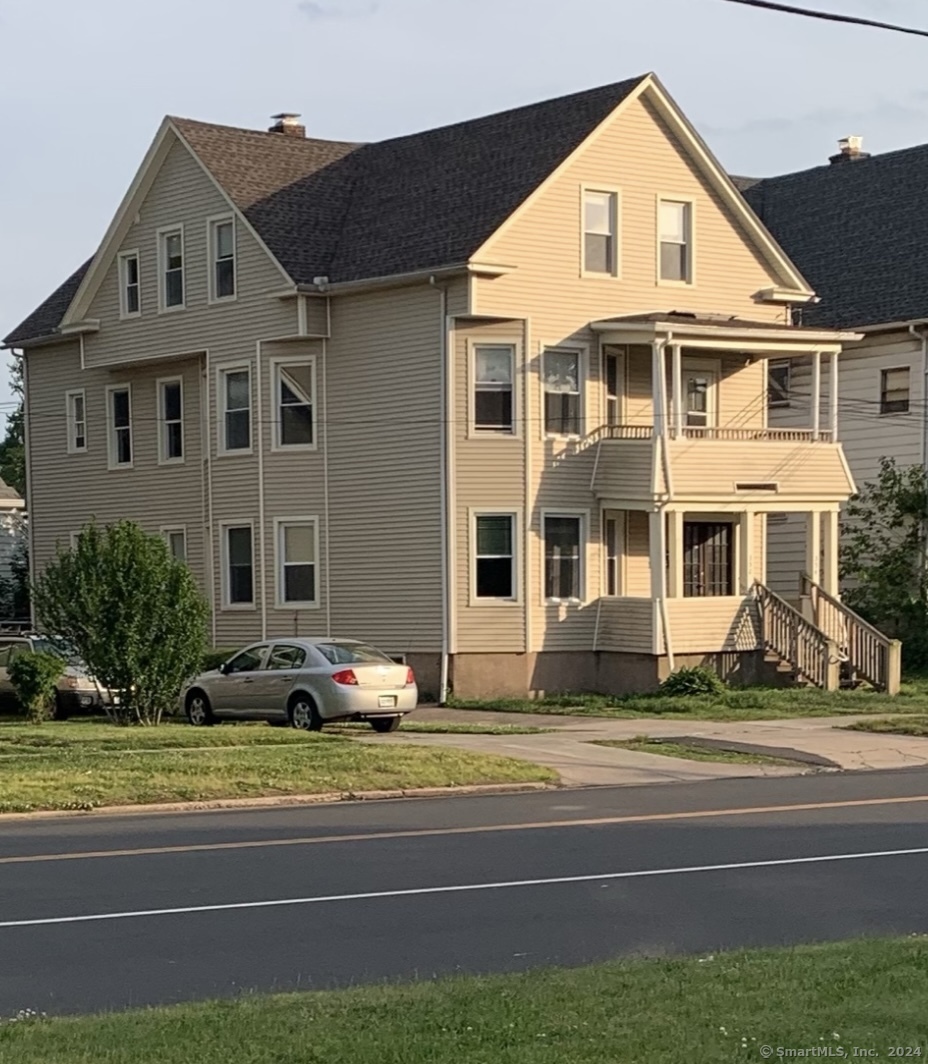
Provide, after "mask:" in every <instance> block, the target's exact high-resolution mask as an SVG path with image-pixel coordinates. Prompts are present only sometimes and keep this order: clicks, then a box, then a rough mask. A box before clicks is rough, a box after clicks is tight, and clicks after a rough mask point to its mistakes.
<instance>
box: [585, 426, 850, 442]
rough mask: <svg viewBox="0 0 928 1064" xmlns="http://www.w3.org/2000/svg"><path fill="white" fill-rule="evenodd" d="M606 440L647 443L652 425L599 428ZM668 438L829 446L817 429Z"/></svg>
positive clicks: (709, 431) (710, 430)
mask: <svg viewBox="0 0 928 1064" xmlns="http://www.w3.org/2000/svg"><path fill="white" fill-rule="evenodd" d="M600 431H601V433H602V436H603V437H604V438H605V439H608V440H650V439H651V438H652V436H653V435H654V426H653V425H603V427H602V429H601V430H600ZM670 435H671V436H674V435H679V437H680V438H682V439H687V440H733V441H735V442H744V441H748V440H763V441H766V442H770V443H831V442H832V436H831V432H830V431H829V430H826V429H820V430H819V431H818V432H817V433H816V432H815V430H814V429H792V428H791V429H771V428H764V429H761V428H757V429H748V428H715V427H707V426H699V427H697V426H693V425H687V426H685V427H684V428H683V429H682V430H681V431H680V433H679V434H677V433H675V430H674V429H672V428H671V429H670Z"/></svg>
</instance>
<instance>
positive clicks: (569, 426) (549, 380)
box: [542, 349, 582, 436]
mask: <svg viewBox="0 0 928 1064" xmlns="http://www.w3.org/2000/svg"><path fill="white" fill-rule="evenodd" d="M542 384H543V387H544V393H545V409H544V418H545V433H546V435H548V436H579V435H580V420H581V398H582V395H581V391H580V352H579V351H564V350H562V349H552V350H547V351H545V353H544V355H543V357H542Z"/></svg>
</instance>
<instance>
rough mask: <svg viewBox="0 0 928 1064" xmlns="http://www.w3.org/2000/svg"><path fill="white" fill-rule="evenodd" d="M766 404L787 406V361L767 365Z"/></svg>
mask: <svg viewBox="0 0 928 1064" xmlns="http://www.w3.org/2000/svg"><path fill="white" fill-rule="evenodd" d="M767 406H789V362H771V363H770V364H769V365H768V366H767Z"/></svg>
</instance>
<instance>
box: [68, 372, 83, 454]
mask: <svg viewBox="0 0 928 1064" xmlns="http://www.w3.org/2000/svg"><path fill="white" fill-rule="evenodd" d="M78 396H79V397H80V398H81V400H82V401H83V403H84V446H83V447H78V446H77V444H76V443H75V442H74V439H75V429H76V427H77V419H76V418H75V417H74V405H73V402H72V400H73V399H75V398H77V397H78ZM64 406H65V414H66V421H67V427H68V454H85V453H86V451H87V392H86V390H85V389H83V388H73V389H72V390H71V391H68V392H65V393H64Z"/></svg>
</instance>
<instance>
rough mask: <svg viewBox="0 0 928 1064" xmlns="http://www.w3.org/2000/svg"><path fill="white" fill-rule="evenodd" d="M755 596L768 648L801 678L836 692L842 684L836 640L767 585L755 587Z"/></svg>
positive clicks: (762, 635) (762, 632)
mask: <svg viewBox="0 0 928 1064" xmlns="http://www.w3.org/2000/svg"><path fill="white" fill-rule="evenodd" d="M754 594H755V597H756V598H757V602H758V605H759V607H760V618H761V638H762V639H763V643H764V649H765V650H770V651H772V652H773V653H774V654H776V655H777V656H778V657H780V658H782V660H783V661H785V662H787V664H789V665H790V666H791V667H792V669H793V671H794V672H795V674H796V677H797V679H803V680H805V681H807V682H808V683H811V684H813V685H814V686H815V687H820V688H822V689H823V690H825V691H836V690H837V689H838V687H839V686H840V683H841V653H840V651H839V648H838V646H837V644H836V643H835V641H834V640H832V639H830V638H829V636H828V635H827V634H826V633H825V632H823V631H822V630H821V629H820V628H817V627H816V626H815V625H814V624H813V623H812V622H811V621H809V620H807V619H806V618H805V617H803V615H802V614H801V613H800V612H799V610H797V609H795V608H794V607H793V606H791V605H790V604H789V603H788V602H787V601H786V600H785V599H782V598H780V596H779V595H778V594H777V593H776V592H775V591H771V590H770V588H769V587H766V586H765V585H764V584H760V583H758V584H755V585H754Z"/></svg>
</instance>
